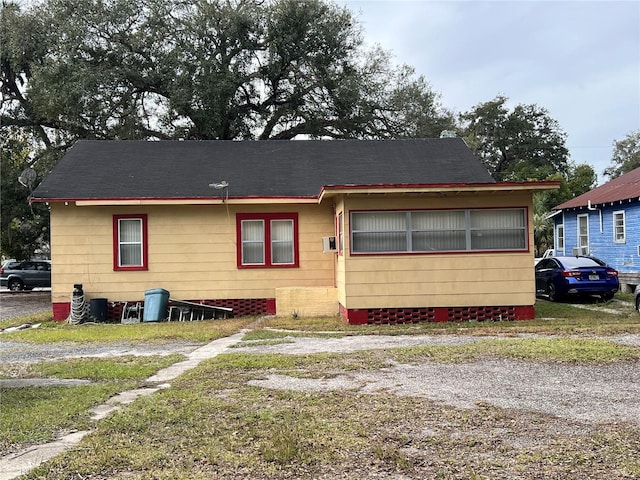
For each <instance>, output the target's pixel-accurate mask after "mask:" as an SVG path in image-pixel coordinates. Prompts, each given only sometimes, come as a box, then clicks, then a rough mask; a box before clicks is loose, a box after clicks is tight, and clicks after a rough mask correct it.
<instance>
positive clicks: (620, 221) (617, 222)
mask: <svg viewBox="0 0 640 480" xmlns="http://www.w3.org/2000/svg"><path fill="white" fill-rule="evenodd" d="M613 229H614V233H613V239H614V240H615V241H616V242H624V240H625V238H624V213H623V212H617V213H614V214H613Z"/></svg>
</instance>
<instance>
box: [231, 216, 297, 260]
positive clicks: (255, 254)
mask: <svg viewBox="0 0 640 480" xmlns="http://www.w3.org/2000/svg"><path fill="white" fill-rule="evenodd" d="M297 220H298V216H297V214H295V213H291V214H279V213H278V214H238V216H237V221H238V239H239V242H238V244H239V246H240V248H239V255H238V257H239V258H238V266H239V267H295V266H298V238H297V235H298V234H297V228H298V227H297Z"/></svg>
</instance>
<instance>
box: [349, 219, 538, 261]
mask: <svg viewBox="0 0 640 480" xmlns="http://www.w3.org/2000/svg"><path fill="white" fill-rule="evenodd" d="M526 248H527V221H526V209H524V208H508V209H464V210H418V211H378V212H352V213H351V249H352V252H353V253H401V252H452V251H453V252H455V251H482V250H526Z"/></svg>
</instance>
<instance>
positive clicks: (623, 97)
mask: <svg viewBox="0 0 640 480" xmlns="http://www.w3.org/2000/svg"><path fill="white" fill-rule="evenodd" d="M338 3H339V4H344V5H346V6H347V7H348V8H349V9H350V10H351V11H352V12H353V13H354V14H355V15H356V17H357V18H358V19H359V20H360V23H361V25H362V26H363V28H364V34H365V40H366V41H367V43H369V44H379V45H381V46H382V47H383V48H384V49H385V50H388V51H391V52H392V53H393V55H394V63H396V64H407V65H411V66H413V67H414V68H415V69H416V73H418V74H420V75H423V76H424V77H425V79H426V80H427V81H428V82H429V83H430V84H431V86H432V88H433V90H435V91H436V92H439V93H440V94H441V95H442V104H443V105H444V106H445V107H447V108H449V109H452V110H453V111H455V112H457V113H460V112H464V111H467V110H469V109H471V108H472V107H473V106H475V105H477V104H478V103H482V102H486V101H489V100H492V99H493V98H495V97H496V95H498V94H502V95H505V96H506V97H508V98H509V100H510V106H511V107H513V106H514V105H516V104H520V103H522V104H534V103H535V104H537V105H538V106H540V107H543V108H545V109H547V111H548V112H549V115H550V116H551V117H552V118H554V119H555V120H557V121H558V123H559V124H560V127H561V128H562V129H563V130H564V131H565V132H566V133H567V135H568V137H567V147H568V148H569V150H570V153H571V159H572V160H573V161H574V162H575V163H587V164H590V165H591V166H592V167H593V168H594V170H595V171H596V173H597V174H598V175H599V179H600V182H601V183H602V182H603V181H606V178H603V177H602V171H603V170H604V169H605V168H606V167H607V166H609V165H610V163H611V153H612V151H613V142H614V140H622V139H623V138H625V137H626V136H627V134H629V133H631V132H632V131H635V130H638V129H640V1H638V0H627V1H586V0H583V1H577V0H574V1H544V0H538V1H515V0H514V1H504V0H503V1H498V0H496V1H482V0H478V1H457V0H440V1H436V0H412V1H409V0H338Z"/></svg>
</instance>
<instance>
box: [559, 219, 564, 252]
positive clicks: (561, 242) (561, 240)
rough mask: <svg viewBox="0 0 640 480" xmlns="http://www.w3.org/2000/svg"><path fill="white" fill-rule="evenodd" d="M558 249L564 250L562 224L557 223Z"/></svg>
mask: <svg viewBox="0 0 640 480" xmlns="http://www.w3.org/2000/svg"><path fill="white" fill-rule="evenodd" d="M558 250H564V225H558Z"/></svg>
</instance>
